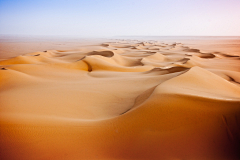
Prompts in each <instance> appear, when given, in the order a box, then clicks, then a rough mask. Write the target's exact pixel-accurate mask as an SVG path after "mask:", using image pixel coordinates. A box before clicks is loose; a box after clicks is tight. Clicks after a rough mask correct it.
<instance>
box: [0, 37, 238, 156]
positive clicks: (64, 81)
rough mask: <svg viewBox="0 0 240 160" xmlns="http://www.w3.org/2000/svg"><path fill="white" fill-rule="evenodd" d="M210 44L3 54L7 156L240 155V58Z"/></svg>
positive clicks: (112, 44)
mask: <svg viewBox="0 0 240 160" xmlns="http://www.w3.org/2000/svg"><path fill="white" fill-rule="evenodd" d="M229 43H230V40H229V41H228V43H226V44H227V46H228V45H229ZM203 44H204V41H203V42H202V43H201V45H196V44H195V45H193V44H192V45H189V46H188V43H185V42H184V41H183V42H180V41H179V42H174V41H173V42H161V41H157V40H149V41H147V40H146V41H145V40H143V41H141V40H121V39H118V40H111V41H109V42H101V43H98V44H96V43H92V44H91V45H87V46H80V47H79V48H77V47H76V46H77V45H76V44H75V45H74V46H75V47H74V48H76V49H73V45H69V46H68V47H66V48H65V49H64V48H61V47H59V48H58V47H57V46H54V45H53V46H54V47H56V48H55V50H54V49H53V48H51V47H50V48H51V49H49V50H44V51H37V49H36V50H35V51H36V52H29V53H26V54H22V51H19V55H17V53H15V52H14V54H13V53H11V55H16V56H15V57H12V58H10V57H8V56H7V55H2V56H1V57H4V58H3V59H2V60H1V61H0V104H1V112H0V121H1V123H0V125H1V126H0V134H1V135H0V148H1V149H0V159H3V160H5V159H6V160H8V159H14V160H15V159H16V160H19V159H24V160H28V159H29V160H32V159H36V160H37V159H39V160H45V159H56V160H60V159H68V160H74V159H108V160H110V159H112V160H113V159H114V160H117V159H166V160H168V159H240V154H239V150H240V58H239V57H240V53H239V54H236V53H237V52H236V49H235V50H234V52H233V49H232V50H228V51H229V52H224V51H226V50H227V49H226V48H227V47H226V48H224V47H223V45H221V47H219V49H220V51H218V50H217V49H216V50H212V49H209V46H208V47H206V46H204V45H203ZM4 45H6V46H5V48H4V49H5V50H7V49H6V48H7V47H8V45H9V44H7V43H6V44H4V43H2V46H4ZM19 45H20V46H21V44H19V43H17V46H19ZM25 45H26V44H25ZM29 45H30V44H29ZM212 46H213V47H214V45H213V44H212ZM48 47H49V46H48ZM71 47H72V49H71ZM197 47H199V48H197ZM215 48H217V47H216V45H215ZM41 49H43V48H42V47H41ZM44 49H45V48H44ZM9 50H10V49H9ZM231 51H232V52H231ZM20 53H21V54H20ZM6 57H8V58H6Z"/></svg>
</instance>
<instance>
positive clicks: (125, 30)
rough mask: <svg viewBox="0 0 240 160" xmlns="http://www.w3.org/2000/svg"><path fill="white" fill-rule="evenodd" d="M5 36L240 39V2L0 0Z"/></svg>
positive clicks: (1, 27)
mask: <svg viewBox="0 0 240 160" xmlns="http://www.w3.org/2000/svg"><path fill="white" fill-rule="evenodd" d="M0 34H13V35H14V34H20V35H70V36H84V37H87V36H91V37H101V36H102V37H106V36H240V0H0Z"/></svg>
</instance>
